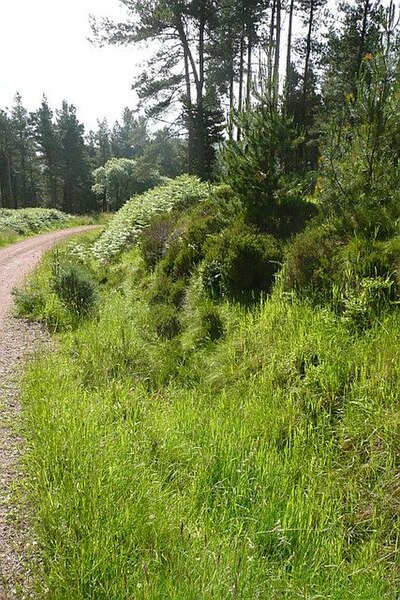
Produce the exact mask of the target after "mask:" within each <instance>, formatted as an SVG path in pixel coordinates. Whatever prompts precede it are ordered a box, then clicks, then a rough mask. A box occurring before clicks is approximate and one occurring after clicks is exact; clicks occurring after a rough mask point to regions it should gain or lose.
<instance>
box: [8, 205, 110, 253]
mask: <svg viewBox="0 0 400 600" xmlns="http://www.w3.org/2000/svg"><path fill="white" fill-rule="evenodd" d="M108 219H109V216H108V215H107V214H102V215H97V214H96V215H91V216H84V215H81V216H79V217H72V216H71V215H67V214H65V213H63V212H62V211H60V210H57V209H55V208H20V209H11V208H0V248H2V247H4V246H8V245H9V244H13V243H14V242H19V241H21V240H23V239H25V238H27V237H29V236H31V235H37V234H39V233H47V232H49V231H53V230H56V229H65V228H66V227H79V226H80V225H92V224H101V223H106V222H107V220H108Z"/></svg>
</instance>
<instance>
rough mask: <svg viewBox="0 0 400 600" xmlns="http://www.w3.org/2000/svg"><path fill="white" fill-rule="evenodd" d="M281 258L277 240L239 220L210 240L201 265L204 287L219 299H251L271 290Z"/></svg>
mask: <svg viewBox="0 0 400 600" xmlns="http://www.w3.org/2000/svg"><path fill="white" fill-rule="evenodd" d="M281 258H282V255H281V251H280V248H279V245H278V243H277V241H276V240H275V238H273V237H272V236H270V235H267V234H260V233H259V232H257V231H256V230H255V229H252V228H251V227H249V226H246V225H244V224H243V223H242V222H241V221H239V222H237V223H236V224H234V225H233V226H232V227H230V228H227V229H225V230H224V231H223V232H222V233H221V234H220V235H219V236H217V237H215V238H213V239H211V240H210V242H209V244H208V249H207V252H206V258H205V261H204V264H203V266H202V280H203V285H204V287H205V289H206V290H207V291H208V292H209V293H210V294H211V295H212V296H213V297H216V298H218V297H220V296H224V295H228V296H231V297H233V298H235V299H238V300H239V299H241V300H249V297H252V296H256V297H257V296H259V295H260V294H261V293H262V292H265V293H269V292H270V291H271V289H272V286H273V284H274V281H275V275H276V274H277V272H278V270H279V266H280V260H281Z"/></svg>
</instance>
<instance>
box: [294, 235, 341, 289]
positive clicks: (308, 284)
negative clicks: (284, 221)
mask: <svg viewBox="0 0 400 600" xmlns="http://www.w3.org/2000/svg"><path fill="white" fill-rule="evenodd" d="M338 247H340V239H339V238H338V237H337V235H335V232H334V231H332V228H331V227H329V226H317V227H310V228H308V229H306V230H305V231H303V232H302V233H300V234H299V235H298V236H297V237H296V238H295V239H294V241H293V243H292V244H291V245H290V246H289V248H288V251H287V255H286V261H285V269H284V284H285V287H286V289H289V290H296V291H297V292H300V293H302V294H304V295H305V296H309V297H312V298H314V299H319V300H322V299H324V298H325V299H327V298H328V297H329V292H330V290H331V289H332V281H334V280H335V275H336V274H337V271H338V268H337V266H336V264H335V256H336V253H337V249H338Z"/></svg>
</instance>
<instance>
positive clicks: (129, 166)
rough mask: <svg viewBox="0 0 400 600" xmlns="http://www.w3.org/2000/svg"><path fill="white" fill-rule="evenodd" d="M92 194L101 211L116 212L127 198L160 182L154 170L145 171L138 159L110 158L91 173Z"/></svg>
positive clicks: (160, 179) (147, 169) (147, 167)
mask: <svg viewBox="0 0 400 600" xmlns="http://www.w3.org/2000/svg"><path fill="white" fill-rule="evenodd" d="M93 179H94V184H93V187H92V190H93V192H94V193H95V194H96V195H97V196H98V199H99V202H100V203H101V205H102V208H103V210H108V211H116V210H119V209H120V208H121V206H123V204H125V202H126V201H127V200H129V198H131V197H132V196H134V195H136V194H143V192H145V191H146V190H148V189H150V188H153V187H155V186H156V185H159V184H160V183H161V181H162V178H161V177H160V175H159V173H158V172H157V171H156V170H154V169H153V170H151V169H150V167H149V166H148V165H146V169H144V168H143V166H142V165H141V162H140V159H137V160H133V159H128V158H111V159H110V160H109V161H107V162H106V164H105V165H104V166H101V167H98V168H97V169H95V171H93Z"/></svg>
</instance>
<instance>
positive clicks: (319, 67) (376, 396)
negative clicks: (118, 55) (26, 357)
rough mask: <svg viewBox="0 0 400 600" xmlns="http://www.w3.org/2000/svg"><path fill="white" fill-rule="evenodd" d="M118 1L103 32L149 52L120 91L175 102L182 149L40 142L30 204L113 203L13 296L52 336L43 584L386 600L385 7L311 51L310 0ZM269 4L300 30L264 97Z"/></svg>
mask: <svg viewBox="0 0 400 600" xmlns="http://www.w3.org/2000/svg"><path fill="white" fill-rule="evenodd" d="M125 4H126V3H125ZM127 4H129V6H127V9H128V11H129V14H130V16H131V18H132V20H131V21H130V22H129V24H124V23H117V24H116V23H112V22H111V21H109V20H107V19H106V20H104V21H101V22H98V23H96V22H95V21H93V22H92V27H93V33H94V38H95V39H96V40H97V41H98V42H99V43H101V44H103V43H130V42H131V41H135V42H137V43H139V42H140V41H145V42H149V43H150V42H151V41H152V40H153V39H154V38H157V40H158V42H160V41H161V42H162V51H160V52H158V53H157V54H156V55H155V56H154V57H153V58H152V59H151V61H150V63H149V71H148V72H145V73H144V74H142V76H141V77H139V78H138V81H137V82H136V87H137V89H138V91H139V95H140V97H141V99H142V100H143V101H144V102H147V110H148V114H149V115H156V116H162V114H163V113H164V111H165V110H166V109H168V107H169V106H170V104H171V102H174V103H175V101H178V102H180V103H181V106H182V125H183V126H184V127H185V128H186V130H187V139H186V140H185V141H184V144H183V145H182V144H181V143H175V142H178V140H175V142H174V143H173V144H172V145H170V146H166V148H167V150H166V151H165V152H164V153H163V155H162V156H161V154H160V147H158V150H157V148H156V147H154V144H153V143H151V140H149V139H147V142H148V143H146V145H145V146H142V147H141V145H140V143H139V142H140V135H139V131H140V127H139V126H140V125H142V126H143V125H144V122H143V121H140V120H139V121H135V119H134V117H133V113H132V112H130V111H128V112H126V113H124V114H125V121H126V123H125V125H126V128H121V127H120V126H119V125H118V124H116V126H115V128H114V130H113V135H112V136H111V138H110V137H107V136H108V134H107V130H108V128H107V124H106V123H104V122H103V123H102V124H101V123H99V133H100V130H101V132H102V136H101V139H100V137H99V138H98V139H97V138H96V139H97V142H96V144H97V146H96V144H95V143H94V138H93V139H92V142H93V144H92V151H93V158H96V161H94V162H95V163H96V164H94V163H93V165H92V166H93V167H94V166H95V167H96V170H95V179H94V180H93V179H92V180H91V179H90V177H86V176H85V177H84V178H81V180H78V179H77V178H76V177H75V174H74V173H71V172H69V173H63V171H62V170H60V165H61V164H64V163H62V161H61V158H60V157H62V156H64V154H62V153H61V154H60V155H59V158H58V159H57V160H58V161H61V162H57V161H55V162H54V164H52V165H50V163H48V160H47V159H48V157H46V156H45V154H43V156H42V160H43V161H44V162H43V164H47V163H48V165H47V166H48V169H47V170H45V171H43V173H44V174H45V175H46V181H45V182H44V183H46V182H47V183H46V185H47V187H46V188H43V189H46V190H47V192H46V193H47V194H49V193H50V190H51V185H50V184H52V182H53V179H54V176H55V175H57V177H56V180H55V189H58V190H61V189H64V190H65V191H66V193H65V195H64V200H65V202H66V204H65V206H68V205H70V206H71V207H72V208H73V210H76V211H77V212H78V210H80V208H81V207H82V206H92V202H93V203H96V204H97V206H99V205H101V206H102V207H103V208H112V209H119V210H118V212H116V213H115V215H114V216H113V217H112V218H111V220H110V221H109V222H108V223H107V224H106V227H105V229H104V231H102V232H91V233H90V234H87V235H85V236H84V237H82V238H81V239H80V240H78V241H76V240H74V241H69V242H68V243H67V244H64V245H63V246H62V247H60V248H58V249H56V250H54V251H52V252H51V253H49V254H48V255H47V257H46V258H45V260H44V261H43V263H42V264H41V266H40V267H39V269H38V270H37V271H36V272H35V273H33V274H32V276H31V277H30V279H29V280H28V281H27V283H26V285H25V287H24V288H23V289H21V290H19V291H17V292H16V309H17V312H18V314H19V315H21V316H23V317H26V318H29V319H34V320H38V321H41V322H42V323H44V324H45V325H47V326H48V327H49V329H51V330H52V331H53V332H55V333H57V335H58V337H57V341H58V343H57V344H56V346H55V348H54V350H53V351H52V352H51V353H46V354H45V355H43V356H39V357H37V358H36V359H35V360H34V361H32V362H31V363H30V364H29V368H28V370H27V373H26V376H25V378H24V382H23V390H22V402H23V408H22V420H21V427H22V429H23V435H24V438H25V439H26V441H27V451H26V453H25V456H24V461H25V472H26V490H27V494H28V498H29V503H30V506H31V507H32V514H31V520H32V524H33V527H34V529H35V534H36V539H37V552H38V566H39V567H40V569H38V573H37V574H36V580H35V583H36V588H37V590H36V591H37V596H38V598H40V599H41V600H42V599H45V598H48V599H49V600H65V599H66V598H67V599H68V600H132V599H135V600H159V599H165V600H167V599H168V600H199V599H201V600H228V599H233V600H239V599H240V600H249V599H251V600H253V599H254V600H256V599H260V600H261V599H263V600H264V599H268V600H269V599H271V600H272V599H287V600H292V599H295V598H307V599H314V598H315V599H316V598H324V599H330V600H351V599H353V600H360V599H362V600H364V599H365V600H382V599H385V600H395V599H397V598H398V596H399V592H398V590H399V589H400V569H399V564H400V558H399V539H400V525H399V523H400V520H399V514H400V483H399V482H400V458H399V443H400V412H399V401H400V343H399V342H400V337H399V325H400V316H399V303H400V170H399V164H400V129H399V127H400V69H399V53H398V48H399V30H398V22H397V19H396V14H397V13H396V7H395V6H394V3H393V2H390V3H388V5H387V6H386V5H385V6H384V5H383V4H382V3H381V2H380V1H377V2H376V3H373V4H372V3H370V2H366V1H364V0H357V1H356V2H351V3H348V2H343V3H340V5H339V6H338V7H337V8H336V9H335V11H336V12H335V14H336V16H337V17H338V18H337V22H338V23H337V24H331V25H329V23H327V25H328V29H329V31H328V32H327V36H326V41H325V43H324V44H322V43H321V44H319V43H316V44H315V43H314V36H313V32H314V31H315V30H316V29H317V24H318V22H320V23H321V21H322V19H323V18H325V16H326V13H325V12H324V11H323V9H324V7H325V4H326V3H325V1H321V2H319V1H318V2H313V1H312V2H301V3H296V2H291V3H286V5H285V7H284V6H283V3H281V2H275V1H274V2H271V3H259V2H258V1H256V2H253V1H252V2H250V1H249V2H246V3H244V4H243V3H236V2H233V3H231V2H227V3H226V2H224V3H211V4H209V3H206V2H203V1H201V2H193V3H186V4H185V13H184V14H183V13H182V10H183V8H182V6H181V4H180V3H176V2H170V1H169V0H167V1H166V2H159V1H158V0H156V1H155V2H151V3H150V2H130V3H127ZM244 8H246V10H244ZM286 9H288V18H289V21H290V24H291V25H294V23H295V21H293V19H294V17H295V18H296V19H297V20H299V19H300V20H301V21H302V22H303V23H305V24H306V30H307V31H306V32H305V36H304V39H303V40H301V41H300V43H299V44H297V46H298V47H297V46H296V44H295V43H294V42H293V41H292V39H291V38H290V35H291V33H290V34H289V33H288V39H287V42H288V43H287V50H288V56H287V61H286V64H287V67H286V80H285V85H284V89H283V90H281V89H280V86H279V81H280V73H279V69H280V66H281V63H282V60H281V56H280V44H281V43H282V40H281V37H280V34H281V29H282V27H281V26H282V19H281V17H282V16H283V11H284V10H286ZM160 14H162V17H163V18H162V22H161V21H160ZM324 15H325V16H324ZM339 17H340V19H339ZM292 21H293V22H292ZM339 21H340V23H339ZM291 25H290V26H289V30H290V31H291V30H292V27H291ZM227 31H229V32H230V35H231V37H227V35H226V32H227ZM187 32H190V36H189V37H187ZM222 32H224V33H222ZM266 32H267V37H265V35H266ZM265 48H267V49H268V52H267V57H266V63H265V65H261V62H262V61H261V60H260V72H259V73H257V74H254V73H253V72H252V63H254V62H258V61H254V57H255V56H256V52H257V55H258V52H260V56H263V52H264V50H265ZM177 49H178V51H177ZM291 51H293V52H292V54H291ZM295 54H296V56H297V58H294V55H295ZM177 57H178V62H176V61H177ZM246 63H247V64H246ZM180 65H181V66H182V68H183V69H184V71H182V73H181V75H178V74H176V75H175V71H174V69H176V70H177V72H178V69H179V66H180ZM300 67H301V68H300ZM158 71H159V73H158ZM170 72H173V73H174V75H173V76H172V77H166V73H170ZM157 73H158V75H160V78H157ZM254 81H256V83H257V86H253V83H254ZM255 87H257V90H256V89H255ZM182 88H184V90H185V93H182ZM238 88H239V89H238ZM237 91H238V93H237ZM221 99H222V100H223V101H224V104H223V105H224V106H229V107H230V118H229V120H228V122H227V123H226V131H225V137H224V136H222V122H223V119H224V117H223V115H222V112H221V106H222V104H221V102H220V101H221ZM46 108H47V113H46V114H47V116H48V120H49V119H50V122H51V114H50V115H49V114H48V107H46V102H45V101H44V102H43V105H42V109H41V112H40V113H38V114H37V116H36V118H39V117H40V115H42V117H43V115H44V113H45V112H46V110H45V109H46ZM64 113H65V114H64V120H65V119H66V117H67V116H68V115H69V117H70V118H73V120H74V119H75V111H74V110H72V109H71V107H70V108H68V105H67V104H66V103H65V106H64ZM67 113H68V114H67ZM3 117H4V115H3ZM62 117H63V114H62V113H60V114H59V115H58V122H57V123H58V124H57V123H56V126H55V129H54V133H55V134H57V136H58V137H57V136H56V138H57V139H58V140H59V142H60V144H61V145H60V146H59V149H61V148H62V144H63V143H64V142H63V140H64V138H63V136H62V135H61V134H62V133H63V127H62V124H63V119H62ZM7 118H8V117H7ZM67 120H68V119H67ZM6 121H7V119H6ZM75 121H76V119H75ZM7 122H8V121H7ZM75 124H76V125H77V123H75ZM78 129H79V132H80V133H79V135H80V138H79V139H81V138H82V130H81V128H79V127H78ZM142 129H143V127H142ZM144 129H145V128H144ZM50 130H51V128H50ZM37 131H39V129H38V130H37ZM142 133H143V131H142ZM166 133H167V132H166ZM133 134H135V135H133ZM144 137H146V136H144ZM107 139H108V142H110V139H111V141H114V146H115V148H114V150H113V151H112V152H111V151H110V147H109V143H107ZM42 141H43V140H42ZM64 141H65V140H64ZM81 141H82V139H81ZM142 141H143V140H142ZM153 141H154V140H153ZM100 142H101V144H100ZM117 142H118V143H117ZM171 142H172V138H171ZM218 144H220V146H218ZM162 146H163V145H162ZM79 147H80V148H81V151H82V152H81V154H82V156H84V155H85V152H84V145H83V141H82V143H81V144H80V146H79ZM43 148H44V146H43ZM107 148H108V150H107ZM163 148H164V146H163ZM173 148H175V152H173V151H172V150H173ZM156 150H157V151H156ZM164 150H165V148H164ZM103 151H104V152H103ZM182 153H183V155H185V156H186V159H187V163H185V164H184V163H183V162H182ZM4 156H6V155H4ZM82 156H81V157H82ZM155 156H157V157H158V159H157V160H155V159H154V157H155ZM161 158H163V160H162V161H161ZM169 158H171V161H172V163H173V164H172V163H171V161H169V160H167V159H169ZM153 159H154V160H153ZM172 159H173V160H172ZM46 161H47V162H46ZM85 164H86V167H87V168H88V167H89V163H88V162H87V161H86V162H85ZM4 165H6V163H4ZM150 165H153V166H152V168H150ZM161 165H164V167H163V168H161ZM167 166H168V169H167ZM50 167H51V168H50ZM172 167H174V168H172ZM177 167H179V168H177ZM183 170H187V171H189V172H190V173H191V175H182V171H183ZM3 171H4V169H3ZM4 173H5V174H7V173H6V171H4ZM85 173H86V171H85ZM61 175H62V176H61ZM67 175H68V178H69V179H68V178H67V179H66V176H67ZM0 176H1V172H0ZM175 176H178V177H175ZM82 177H83V176H82ZM167 177H169V178H168V179H167ZM0 179H1V177H0ZM2 181H3V184H2V186H3V189H6V186H5V183H4V182H7V179H5V178H4V174H3V179H2ZM79 181H80V183H81V184H82V186H83V187H82V188H81V191H79V186H78V187H76V183H77V182H78V183H79ZM90 181H91V182H92V183H93V181H94V186H93V187H92V193H93V194H94V195H96V196H97V200H95V198H94V196H93V195H92V194H88V195H85V194H86V192H85V194H84V192H83V191H82V190H83V189H84V188H85V189H86V191H87V192H88V186H89V183H90ZM68 182H69V183H70V184H71V185H70V187H68V185H66V184H67V183H68ZM159 182H161V183H162V184H161V185H157V183H159ZM0 184H1V181H0ZM151 188H152V189H151ZM68 190H69V191H68ZM67 192H68V193H67ZM141 192H144V193H141ZM2 193H3V192H2ZM132 193H135V194H136V195H134V196H133V197H131V198H130V199H129V200H127V201H126V203H125V204H123V203H124V202H125V200H126V198H128V196H129V195H130V194H132ZM54 198H56V196H54ZM60 198H61V196H60ZM85 198H86V200H84V199H85ZM85 202H86V203H85ZM58 205H59V206H64V204H58ZM119 207H121V208H119ZM71 210H72V209H71ZM67 212H70V211H69V210H68V211H67ZM39 571H40V573H39Z"/></svg>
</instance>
